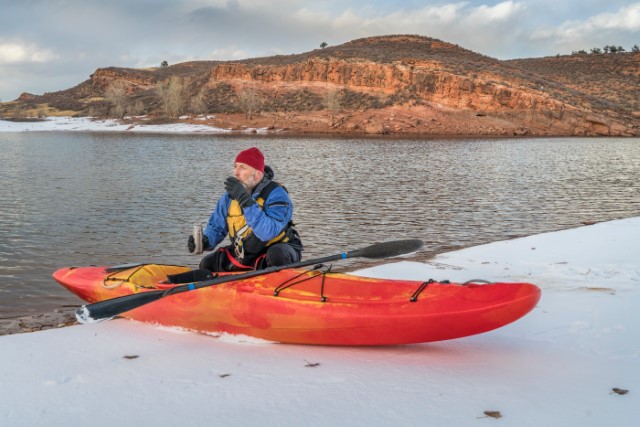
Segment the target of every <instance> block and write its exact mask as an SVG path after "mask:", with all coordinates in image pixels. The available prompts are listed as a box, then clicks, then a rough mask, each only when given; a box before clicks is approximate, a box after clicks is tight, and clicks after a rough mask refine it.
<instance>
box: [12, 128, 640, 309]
mask: <svg viewBox="0 0 640 427" xmlns="http://www.w3.org/2000/svg"><path fill="white" fill-rule="evenodd" d="M252 145H257V146H258V147H260V149H262V150H263V151H264V152H265V154H266V156H267V164H269V165H271V166H272V167H273V168H274V170H275V171H276V180H278V181H279V182H281V183H283V184H284V185H285V186H286V187H287V188H288V190H289V192H290V194H291V197H292V200H293V203H294V206H295V222H296V223H297V224H298V229H299V231H300V233H301V235H302V237H303V241H304V243H305V253H304V257H305V258H307V259H309V258H312V257H322V256H325V255H331V254H334V253H338V252H340V251H342V250H348V249H356V248H359V247H363V246H367V245H369V244H370V243H375V242H380V241H385V240H392V239H404V238H421V239H423V240H424V241H425V242H426V243H427V245H426V248H425V251H424V252H423V253H421V254H420V255H419V259H425V258H427V257H428V256H430V255H433V254H434V253H438V252H443V251H446V250H451V249H455V248H460V247H465V246H470V245H477V244H481V243H486V242H491V241H496V240H504V239H508V238H512V237H516V236H524V235H529V234H534V233H540V232H545V231H553V230H558V229H563V228H568V227H575V226H578V225H580V223H581V222H582V221H603V220H611V219H616V218H624V217H632V216H637V215H639V214H640V140H639V139H604V138H603V139H571V138H569V139H504V140H463V141H453V140H447V141H420V140H361V139H293V138H281V139H277V138H264V137H255V138H250V137H219V136H203V135H193V136H184V135H171V136H166V135H135V134H134V135H127V134H115V133H114V134H98V133H59V132H46V133H29V132H26V133H2V134H0V165H1V166H0V182H1V183H2V184H1V186H0V318H7V317H13V316H19V315H25V314H30V313H40V312H44V311H50V310H52V309H55V308H58V307H61V306H65V305H78V304H79V303H80V300H79V299H78V298H76V297H75V296H73V295H71V294H69V293H68V292H67V291H65V290H64V289H62V287H60V286H59V285H57V284H56V283H55V282H54V281H53V279H51V273H52V272H53V271H54V270H55V269H57V268H59V267H63V266H72V265H73V266H81V265H92V264H93V265H114V264H121V263H126V262H158V263H170V264H183V265H190V266H195V265H197V263H198V262H199V256H192V255H189V254H188V253H187V251H186V240H187V237H188V235H189V233H190V232H191V229H192V226H193V223H194V222H205V221H206V220H207V219H208V216H209V213H210V210H211V209H212V208H213V206H214V204H215V201H216V200H217V198H218V197H219V196H220V195H221V194H222V192H223V191H224V186H223V182H224V180H225V178H226V177H227V176H228V175H230V174H231V170H232V163H233V159H234V157H235V155H236V154H237V152H238V151H239V150H242V149H246V148H248V147H250V146H252ZM355 262H359V263H362V262H364V261H363V260H357V261H356V260H353V261H351V263H355ZM340 265H341V266H342V265H345V264H340ZM336 267H338V265H336ZM347 267H348V265H347Z"/></svg>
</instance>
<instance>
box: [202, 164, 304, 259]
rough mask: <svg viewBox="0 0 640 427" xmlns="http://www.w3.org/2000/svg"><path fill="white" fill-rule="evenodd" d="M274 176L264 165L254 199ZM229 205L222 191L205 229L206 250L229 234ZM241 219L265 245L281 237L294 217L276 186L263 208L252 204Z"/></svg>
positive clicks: (286, 199)
mask: <svg viewBox="0 0 640 427" xmlns="http://www.w3.org/2000/svg"><path fill="white" fill-rule="evenodd" d="M273 177H274V173H273V170H272V169H271V168H270V167H269V166H265V170H264V177H263V178H262V181H260V183H259V184H258V185H257V186H256V188H254V190H253V193H252V196H253V198H254V199H257V198H258V195H259V194H260V192H261V191H262V189H263V188H264V187H265V186H267V184H269V183H270V182H271V181H272V180H273ZM230 204H231V198H230V197H229V194H228V193H226V192H225V193H224V194H223V195H222V197H220V199H219V200H218V203H217V205H216V207H215V209H214V210H213V212H211V217H210V218H209V222H208V223H207V226H206V228H205V229H204V235H205V236H207V239H209V248H205V249H209V250H210V249H213V248H215V247H216V246H217V245H218V244H219V243H220V242H222V241H223V240H224V238H225V237H226V236H227V234H228V233H229V229H228V227H227V214H228V212H229V205H230ZM244 216H245V218H246V221H247V224H248V225H249V227H251V229H252V230H253V234H255V235H256V237H258V238H259V239H260V240H262V241H263V242H267V241H269V240H271V239H273V238H275V237H276V236H277V235H278V234H280V233H281V232H282V231H283V230H284V229H285V227H286V226H287V225H288V224H289V222H290V221H291V218H292V217H293V204H292V203H291V199H290V198H289V194H288V193H287V191H286V190H285V189H284V188H283V187H281V186H278V187H276V188H275V189H274V190H273V191H271V193H270V194H269V196H268V197H267V200H265V202H264V206H263V208H262V209H261V208H260V206H258V204H254V205H252V206H249V207H248V208H246V209H244Z"/></svg>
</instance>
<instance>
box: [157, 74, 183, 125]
mask: <svg viewBox="0 0 640 427" xmlns="http://www.w3.org/2000/svg"><path fill="white" fill-rule="evenodd" d="M157 93H158V96H159V97H160V100H161V101H162V105H163V108H164V112H165V114H166V115H167V116H169V117H174V118H175V117H180V115H181V114H182V113H183V112H184V106H185V97H186V93H187V83H186V80H185V79H181V78H180V77H176V76H173V77H171V78H170V79H169V80H168V81H165V82H164V83H161V84H160V85H158V88H157Z"/></svg>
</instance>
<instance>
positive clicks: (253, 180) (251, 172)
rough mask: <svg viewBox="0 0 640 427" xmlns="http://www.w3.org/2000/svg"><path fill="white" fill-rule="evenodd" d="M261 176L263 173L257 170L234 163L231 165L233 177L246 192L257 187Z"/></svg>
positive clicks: (243, 164)
mask: <svg viewBox="0 0 640 427" xmlns="http://www.w3.org/2000/svg"><path fill="white" fill-rule="evenodd" d="M262 175H263V173H262V172H260V171H259V170H258V169H255V168H252V167H251V166H249V165H247V164H245V163H234V165H233V176H235V177H236V178H238V180H239V181H240V182H242V183H243V184H244V186H245V187H246V188H247V189H248V190H253V189H254V188H255V187H256V185H258V183H259V182H260V180H261V179H262Z"/></svg>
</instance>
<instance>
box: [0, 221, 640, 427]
mask: <svg viewBox="0 0 640 427" xmlns="http://www.w3.org/2000/svg"><path fill="white" fill-rule="evenodd" d="M639 254H640V217H637V218H630V219H623V220H616V221H611V222H606V223H600V224H595V225H591V226H584V227H580V228H577V229H572V230H565V231H560V232H554V233H547V234H541V235H536V236H530V237H527V238H522V239H516V240H510V241H504V242H496V243H492V244H488V245H483V246H478V247H474V248H469V249H465V250H461V251H457V252H453V253H448V254H443V255H440V256H438V257H436V258H435V259H433V261H432V262H429V263H425V264H422V263H415V262H407V261H399V262H396V263H391V264H386V265H381V266H377V267H373V268H368V269H366V270H361V271H359V272H358V273H359V274H363V275H370V276H376V277H397V278H410V279H420V280H426V279H428V278H434V279H454V280H458V281H463V280H468V279H485V280H508V281H528V282H532V283H535V284H538V285H539V286H540V287H541V288H542V290H543V294H542V299H541V301H540V303H539V305H538V307H537V308H536V309H534V311H533V312H531V313H530V314H529V315H527V316H525V317H524V318H523V319H520V320H519V321H517V322H515V323H513V324H511V325H508V326H506V327H503V328H501V329H499V330H496V331H493V332H489V333H486V334H482V335H477V336H473V337H468V338H463V339H458V340H453V341H445V342H438V343H430V344H418V345H406V346H390V347H366V348H354V347H314V346H296V345H284V344H277V343H270V342H264V341H258V340H255V339H252V338H248V337H237V336H222V337H217V338H216V337H212V336H208V335H201V334H197V333H192V332H185V331H179V330H174V329H167V328H160V327H155V326H153V325H147V324H141V323H137V322H133V321H129V320H124V319H117V320H113V321H109V322H103V323H98V324H91V325H78V326H71V327H67V328H62V329H50V330H46V331H41V332H35V333H27V334H18V335H7V336H1V337H0V349H1V351H0V394H1V396H2V398H1V399H0V426H58V425H73V424H80V425H84V424H88V425H91V426H114V425H118V426H174V425H185V426H199V425H207V426H211V425H214V426H215V425H220V426H485V425H486V426H492V425H495V426H518V427H520V426H536V427H539V426H616V427H626V426H629V427H630V426H637V425H638V423H639V422H640V314H639V313H640V310H639V309H640V255H639Z"/></svg>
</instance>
